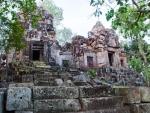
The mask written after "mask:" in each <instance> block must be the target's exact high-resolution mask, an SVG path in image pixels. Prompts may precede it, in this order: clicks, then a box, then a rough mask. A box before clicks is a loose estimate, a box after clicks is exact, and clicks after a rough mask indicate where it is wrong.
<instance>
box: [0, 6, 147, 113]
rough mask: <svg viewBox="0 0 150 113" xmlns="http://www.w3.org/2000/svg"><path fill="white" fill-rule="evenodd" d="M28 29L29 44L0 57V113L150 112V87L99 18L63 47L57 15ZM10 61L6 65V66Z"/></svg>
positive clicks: (44, 14)
mask: <svg viewBox="0 0 150 113" xmlns="http://www.w3.org/2000/svg"><path fill="white" fill-rule="evenodd" d="M39 11H40V12H41V14H42V17H41V19H40V20H39V21H38V24H37V27H35V28H33V27H32V26H31V22H30V21H29V22H27V21H25V20H24V19H23V18H22V16H21V15H19V14H18V15H19V16H18V18H19V19H20V21H21V23H22V25H23V26H24V27H25V36H24V40H23V41H24V42H25V44H26V48H24V49H23V50H22V51H21V52H13V51H12V52H10V54H9V55H8V62H6V55H3V56H2V57H1V61H0V63H1V66H0V113H150V96H149V94H150V88H149V87H145V78H144V77H143V75H142V74H141V73H137V72H135V71H134V70H132V69H131V68H130V67H129V66H128V63H127V57H126V53H125V52H124V50H123V48H121V46H120V44H119V37H118V35H117V34H116V33H115V31H114V30H113V29H107V28H105V27H104V26H103V25H102V23H101V22H100V21H98V22H96V24H95V25H94V26H93V28H92V29H91V31H89V32H88V33H87V34H88V36H87V37H84V36H80V35H77V36H74V37H72V41H71V42H70V43H66V44H65V45H63V46H62V45H60V44H59V42H58V41H57V37H56V30H55V28H54V26H53V16H52V15H51V14H49V13H48V12H47V11H45V10H43V9H42V8H39ZM6 63H8V64H7V65H6Z"/></svg>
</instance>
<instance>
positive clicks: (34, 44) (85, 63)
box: [20, 10, 127, 68]
mask: <svg viewBox="0 0 150 113" xmlns="http://www.w3.org/2000/svg"><path fill="white" fill-rule="evenodd" d="M41 12H42V19H41V20H40V21H39V22H38V25H37V28H32V27H31V23H30V22H24V21H23V19H21V16H20V20H21V22H22V23H23V25H24V26H25V28H26V35H25V42H26V44H27V48H26V49H24V50H23V55H21V56H22V57H23V58H21V59H24V58H28V59H30V60H32V61H43V62H46V63H48V64H49V65H60V66H64V65H65V66H75V67H77V68H88V67H103V66H105V67H107V66H112V67H116V68H119V67H124V68H126V67H127V59H126V55H125V52H124V50H123V49H122V48H121V47H120V44H119V38H118V36H117V34H116V33H115V31H114V30H112V29H107V28H105V27H104V26H103V25H102V24H101V22H99V21H98V22H97V23H96V24H95V25H94V26H93V28H92V30H91V31H89V32H88V37H83V36H79V35H78V36H74V37H73V38H72V42H71V43H66V44H65V45H64V46H60V45H59V42H58V41H57V37H56V32H55V28H54V27H53V16H52V15H51V14H49V13H48V12H47V11H45V10H41Z"/></svg>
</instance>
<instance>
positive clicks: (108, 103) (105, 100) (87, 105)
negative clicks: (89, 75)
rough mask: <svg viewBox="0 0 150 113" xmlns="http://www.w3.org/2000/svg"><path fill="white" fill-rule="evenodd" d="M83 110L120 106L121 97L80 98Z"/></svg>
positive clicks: (121, 104)
mask: <svg viewBox="0 0 150 113" xmlns="http://www.w3.org/2000/svg"><path fill="white" fill-rule="evenodd" d="M81 102H82V106H83V110H98V109H111V108H118V107H119V108H122V106H123V98H122V97H100V98H82V99H81Z"/></svg>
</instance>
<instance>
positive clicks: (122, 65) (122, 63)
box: [120, 59, 124, 67]
mask: <svg viewBox="0 0 150 113" xmlns="http://www.w3.org/2000/svg"><path fill="white" fill-rule="evenodd" d="M120 62H121V67H124V61H123V60H122V59H121V60H120Z"/></svg>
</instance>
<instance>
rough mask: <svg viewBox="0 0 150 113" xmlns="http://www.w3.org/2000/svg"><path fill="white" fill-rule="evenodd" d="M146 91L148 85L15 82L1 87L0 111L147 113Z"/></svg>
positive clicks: (148, 97)
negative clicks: (69, 85) (111, 85)
mask: <svg viewBox="0 0 150 113" xmlns="http://www.w3.org/2000/svg"><path fill="white" fill-rule="evenodd" d="M17 86H18V87H17ZM21 86H22V87H21ZM149 94H150V88H148V87H114V88H113V89H111V88H110V87H106V86H99V87H90V86H80V87H66V86H65V87H63V86H33V85H31V84H27V83H24V84H17V85H16V84H15V86H14V85H10V86H9V88H8V89H0V113H9V112H11V113H150V95H149ZM5 97H6V98H5Z"/></svg>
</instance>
